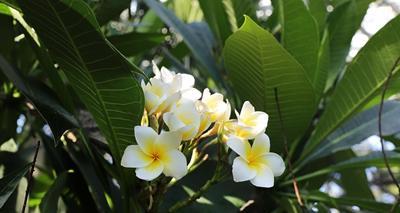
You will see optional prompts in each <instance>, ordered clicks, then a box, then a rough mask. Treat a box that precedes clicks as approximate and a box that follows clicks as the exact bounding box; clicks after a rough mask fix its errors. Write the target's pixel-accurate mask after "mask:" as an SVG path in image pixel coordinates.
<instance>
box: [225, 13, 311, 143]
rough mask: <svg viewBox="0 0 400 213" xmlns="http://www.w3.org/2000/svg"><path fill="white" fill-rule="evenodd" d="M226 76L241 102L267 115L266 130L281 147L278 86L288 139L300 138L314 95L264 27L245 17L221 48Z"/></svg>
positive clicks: (298, 67)
mask: <svg viewBox="0 0 400 213" xmlns="http://www.w3.org/2000/svg"><path fill="white" fill-rule="evenodd" d="M224 62H225V67H226V68H227V70H228V76H229V77H230V79H231V80H232V82H233V85H234V88H235V90H236V91H237V93H238V94H239V96H240V97H241V98H242V100H243V101H245V100H249V101H250V102H251V103H252V104H253V105H254V106H255V108H256V109H257V110H263V111H265V112H267V113H268V114H269V117H270V121H269V126H268V128H267V133H268V134H269V135H270V136H271V138H272V139H271V141H273V143H274V146H272V148H273V149H274V147H275V149H278V150H279V148H282V144H283V143H281V141H282V139H281V129H280V123H279V116H278V112H277V107H276V103H275V95H274V88H277V89H278V96H279V99H280V107H281V111H282V118H283V121H284V126H285V129H286V131H287V132H286V135H287V136H288V138H289V141H292V140H294V139H296V138H297V137H299V136H300V135H301V134H302V133H303V132H304V130H305V129H306V128H307V126H308V125H309V122H310V120H311V116H312V115H313V113H314V110H315V96H314V95H315V94H314V90H313V87H312V84H311V82H310V81H309V79H308V78H307V75H306V73H305V71H304V69H303V68H302V66H301V65H300V64H299V63H297V61H296V60H295V59H294V58H293V57H291V55H290V54H289V53H288V52H287V51H285V49H284V48H283V47H282V46H281V45H280V44H279V43H278V42H277V41H276V39H275V38H274V37H273V36H272V35H271V34H270V33H269V32H267V31H266V30H264V29H262V28H261V27H259V26H258V25H257V24H256V23H255V22H254V21H252V20H251V19H250V18H249V17H246V19H245V22H244V24H243V25H242V27H241V28H240V29H239V30H238V31H236V32H235V33H234V34H233V35H232V36H231V37H229V38H228V40H227V41H226V44H225V48H224ZM244 79H245V80H244Z"/></svg>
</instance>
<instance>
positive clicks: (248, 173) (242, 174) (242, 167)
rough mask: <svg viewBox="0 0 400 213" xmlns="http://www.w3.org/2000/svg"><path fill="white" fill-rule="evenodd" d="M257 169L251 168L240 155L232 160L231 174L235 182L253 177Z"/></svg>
mask: <svg viewBox="0 0 400 213" xmlns="http://www.w3.org/2000/svg"><path fill="white" fill-rule="evenodd" d="M256 174H257V171H256V170H254V169H252V168H251V167H250V166H249V165H248V164H247V162H246V161H245V160H244V159H243V158H242V157H236V158H235V160H233V165H232V175H233V180H234V181H235V182H242V181H246V180H251V179H253V178H254V177H255V176H256Z"/></svg>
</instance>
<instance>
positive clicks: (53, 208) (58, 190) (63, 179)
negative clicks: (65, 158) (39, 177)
mask: <svg viewBox="0 0 400 213" xmlns="http://www.w3.org/2000/svg"><path fill="white" fill-rule="evenodd" d="M67 180H68V173H67V172H64V173H61V174H60V175H58V177H57V178H56V179H55V180H54V182H53V184H52V185H51V186H50V187H49V188H48V191H47V192H46V194H45V195H44V197H43V198H42V201H41V202H40V212H42V213H51V212H57V210H58V208H57V207H58V199H59V198H60V197H61V194H62V192H63V190H64V187H65V185H66V184H67Z"/></svg>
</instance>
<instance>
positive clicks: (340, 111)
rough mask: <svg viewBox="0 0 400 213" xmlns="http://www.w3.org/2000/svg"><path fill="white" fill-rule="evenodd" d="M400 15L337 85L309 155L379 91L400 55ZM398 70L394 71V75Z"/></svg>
mask: <svg viewBox="0 0 400 213" xmlns="http://www.w3.org/2000/svg"><path fill="white" fill-rule="evenodd" d="M399 31H400V16H398V17H396V18H394V19H393V20H392V21H390V22H389V23H388V24H386V26H385V27H383V28H382V29H381V30H380V31H379V32H378V33H377V34H375V36H373V37H372V38H371V39H370V40H369V42H368V43H367V44H366V45H365V46H364V47H363V48H362V49H361V50H360V52H359V53H358V54H357V56H356V57H355V58H354V59H353V61H352V62H351V63H350V64H349V65H348V67H347V70H346V72H345V74H344V76H343V78H342V80H341V81H340V82H339V83H338V85H337V87H336V90H335V91H334V93H333V94H332V98H331V100H330V101H329V102H328V105H327V107H326V110H325V112H324V113H323V115H322V116H321V118H320V121H319V123H318V125H317V128H316V130H315V133H314V135H313V136H312V138H311V139H310V142H309V144H308V146H307V147H306V150H307V152H304V155H307V154H309V152H310V151H311V150H313V148H315V146H316V145H318V144H319V143H320V142H321V141H322V140H323V139H325V138H326V137H327V136H328V135H329V134H330V133H331V132H333V131H334V130H335V129H336V128H338V127H339V126H340V125H341V124H342V123H343V122H345V121H346V120H347V119H349V118H350V117H351V116H352V115H353V114H354V113H356V112H357V111H358V110H359V109H361V108H362V107H363V106H364V105H365V104H367V103H368V101H369V100H370V99H371V98H373V97H374V95H375V94H376V93H377V92H379V91H380V88H381V87H382V85H383V84H384V83H385V81H386V78H387V75H388V73H389V72H390V71H391V69H392V67H393V66H394V64H395V61H396V60H397V58H398V57H399V56H400V34H399V33H398V32H399ZM399 70H400V69H396V70H394V71H393V74H394V75H396V73H397V72H398V71H399Z"/></svg>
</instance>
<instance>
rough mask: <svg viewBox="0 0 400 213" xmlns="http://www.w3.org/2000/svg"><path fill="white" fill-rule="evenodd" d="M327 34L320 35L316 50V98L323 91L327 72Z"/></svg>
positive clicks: (325, 32)
mask: <svg viewBox="0 0 400 213" xmlns="http://www.w3.org/2000/svg"><path fill="white" fill-rule="evenodd" d="M329 54H330V53H329V32H328V30H325V31H324V32H323V34H322V39H321V44H320V46H319V50H318V61H317V71H316V72H317V73H315V76H314V77H315V79H316V82H315V83H316V84H315V88H316V91H317V97H321V96H322V95H323V93H324V90H325V85H326V80H327V78H328V72H329V63H330V62H329V60H330V55H329Z"/></svg>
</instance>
